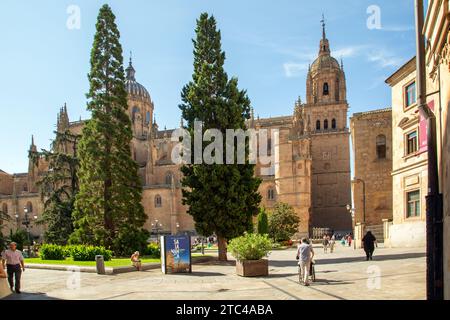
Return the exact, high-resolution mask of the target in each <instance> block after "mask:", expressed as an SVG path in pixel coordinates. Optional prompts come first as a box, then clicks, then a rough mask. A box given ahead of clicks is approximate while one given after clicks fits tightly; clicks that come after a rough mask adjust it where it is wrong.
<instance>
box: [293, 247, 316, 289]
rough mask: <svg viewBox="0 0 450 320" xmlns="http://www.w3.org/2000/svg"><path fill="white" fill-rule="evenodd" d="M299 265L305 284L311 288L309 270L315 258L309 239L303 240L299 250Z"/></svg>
mask: <svg viewBox="0 0 450 320" xmlns="http://www.w3.org/2000/svg"><path fill="white" fill-rule="evenodd" d="M297 257H298V260H299V261H298V264H299V265H300V268H301V271H302V276H303V279H302V280H303V284H304V285H305V286H309V269H310V268H311V262H312V260H313V258H314V250H313V248H312V245H310V244H309V242H308V239H306V238H303V239H302V242H301V244H300V246H299V247H298V250H297Z"/></svg>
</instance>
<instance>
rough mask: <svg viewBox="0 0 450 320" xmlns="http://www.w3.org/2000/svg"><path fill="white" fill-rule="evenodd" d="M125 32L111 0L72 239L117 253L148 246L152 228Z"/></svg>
mask: <svg viewBox="0 0 450 320" xmlns="http://www.w3.org/2000/svg"><path fill="white" fill-rule="evenodd" d="M119 38H120V33H119V30H118V29H117V26H116V23H115V16H114V14H113V12H112V11H111V8H110V7H109V6H108V5H104V6H103V7H102V8H101V9H100V13H99V15H98V19H97V24H96V33H95V37H94V44H93V48H92V52H91V71H90V73H89V76H88V78H89V82H90V90H89V93H88V94H87V98H88V106H87V109H88V110H89V111H90V112H91V114H92V118H91V119H90V120H89V121H88V122H87V124H86V126H85V127H84V129H83V133H82V138H81V140H80V144H79V150H78V154H79V160H80V170H79V175H78V177H79V181H80V191H79V193H78V195H77V198H76V201H75V211H74V218H75V232H74V233H73V235H72V237H71V240H72V242H81V243H87V244H95V245H103V246H106V247H108V248H112V249H113V250H114V252H115V254H117V255H120V254H127V255H128V254H130V253H131V252H132V251H134V250H139V249H142V247H143V246H144V245H145V240H146V239H147V236H148V232H146V231H144V230H143V228H142V227H143V225H144V223H145V220H146V215H145V213H144V210H143V207H142V204H141V199H142V186H141V182H140V179H139V176H138V166H137V164H136V162H135V161H134V160H133V159H132V157H131V149H130V143H131V140H132V128H131V120H130V117H129V115H128V113H127V109H128V106H127V92H126V88H125V76H124V68H123V56H122V46H121V44H120V42H119Z"/></svg>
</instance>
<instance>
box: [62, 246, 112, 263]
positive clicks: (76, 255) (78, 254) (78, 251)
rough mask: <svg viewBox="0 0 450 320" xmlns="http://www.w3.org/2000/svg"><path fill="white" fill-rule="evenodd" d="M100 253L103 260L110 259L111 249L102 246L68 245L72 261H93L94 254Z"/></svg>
mask: <svg viewBox="0 0 450 320" xmlns="http://www.w3.org/2000/svg"><path fill="white" fill-rule="evenodd" d="M97 255H101V256H103V259H104V260H105V261H110V260H111V258H112V251H111V250H107V249H105V248H104V247H94V246H83V245H77V246H70V256H71V257H72V258H73V260H74V261H95V256H97Z"/></svg>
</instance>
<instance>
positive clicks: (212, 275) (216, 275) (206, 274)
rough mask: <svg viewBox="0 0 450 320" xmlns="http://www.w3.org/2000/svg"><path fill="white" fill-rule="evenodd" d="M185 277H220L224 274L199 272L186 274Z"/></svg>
mask: <svg viewBox="0 0 450 320" xmlns="http://www.w3.org/2000/svg"><path fill="white" fill-rule="evenodd" d="M185 275H187V276H195V277H220V276H222V277H223V276H226V275H225V274H224V273H220V272H199V271H195V272H192V273H186V274H185Z"/></svg>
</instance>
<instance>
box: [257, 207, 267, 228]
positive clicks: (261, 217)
mask: <svg viewBox="0 0 450 320" xmlns="http://www.w3.org/2000/svg"><path fill="white" fill-rule="evenodd" d="M257 227H258V233H259V234H269V221H268V218H267V213H266V209H265V208H261V209H259V214H258V225H257Z"/></svg>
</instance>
